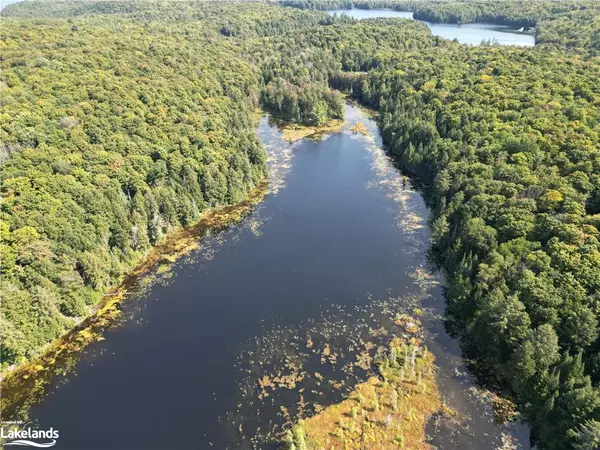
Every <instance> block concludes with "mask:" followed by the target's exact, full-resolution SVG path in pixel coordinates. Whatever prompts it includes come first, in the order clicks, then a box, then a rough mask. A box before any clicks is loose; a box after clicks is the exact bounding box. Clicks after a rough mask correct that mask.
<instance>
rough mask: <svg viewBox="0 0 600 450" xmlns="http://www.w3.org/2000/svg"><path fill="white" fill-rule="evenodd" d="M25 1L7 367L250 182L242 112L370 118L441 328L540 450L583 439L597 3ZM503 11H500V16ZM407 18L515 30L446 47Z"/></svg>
mask: <svg viewBox="0 0 600 450" xmlns="http://www.w3.org/2000/svg"><path fill="white" fill-rule="evenodd" d="M281 3H282V4H283V5H287V6H293V7H281V6H278V5H275V4H265V3H259V2H256V3H254V2H253V3H229V2H218V3H211V2H207V3H200V2H178V3H177V5H178V6H177V8H172V7H170V5H169V4H168V2H152V1H149V0H148V1H141V0H140V1H127V0H116V1H111V2H100V1H99V2H93V1H92V2H84V1H78V0H69V1H65V2H59V3H52V2H27V3H23V4H14V5H10V6H8V7H7V8H6V9H5V10H4V11H3V12H2V16H3V17H2V21H3V27H2V30H1V34H2V40H1V41H0V47H1V51H2V61H1V65H2V74H1V75H0V80H1V81H0V82H1V84H2V92H3V95H2V98H1V102H0V108H1V111H0V114H1V117H2V121H1V126H0V140H1V141H2V146H1V149H2V150H1V155H2V156H1V158H2V167H1V177H2V187H1V195H2V206H1V210H0V219H1V222H0V224H1V227H2V229H1V231H2V232H1V236H2V242H1V243H0V252H1V253H0V256H1V260H2V266H1V270H2V278H3V283H2V299H3V301H2V304H1V312H2V318H3V320H2V321H1V322H0V336H1V339H2V343H3V345H2V355H1V356H2V364H3V368H6V367H7V366H10V365H13V364H19V363H21V362H23V361H26V360H27V359H30V358H31V357H33V356H35V355H36V354H38V353H39V352H40V351H41V350H42V349H43V347H44V346H45V345H46V344H47V343H48V342H50V341H51V340H53V339H55V338H56V337H58V336H59V335H60V334H62V333H64V332H65V331H66V330H68V329H69V328H70V327H72V326H73V325H74V324H75V323H78V322H79V321H80V320H82V318H84V317H85V316H86V315H87V314H88V313H89V312H90V310H91V309H92V308H93V307H94V306H95V305H96V304H97V303H98V302H99V301H100V299H101V297H102V295H103V294H104V293H106V292H107V290H108V289H109V288H110V287H111V286H114V285H115V284H116V283H118V281H119V279H120V278H121V277H122V276H123V275H124V274H125V273H126V272H127V271H128V270H129V269H131V267H132V266H133V265H134V264H135V263H136V262H137V261H139V260H140V258H142V257H143V255H144V254H145V252H146V251H147V250H148V248H149V247H150V246H152V245H153V244H154V243H156V242H158V241H159V240H160V239H161V237H162V236H164V235H165V234H166V233H168V232H169V231H171V230H173V229H175V228H177V227H181V226H186V225H189V224H191V223H193V222H194V221H196V220H197V219H198V218H199V217H200V216H201V214H202V213H203V212H204V211H206V210H208V209H209V208H213V207H218V206H220V205H228V204H233V203H236V202H239V201H240V200H242V199H243V198H244V197H245V195H246V194H247V193H248V192H249V191H250V190H251V189H252V187H253V186H255V185H256V184H257V183H258V182H259V180H261V179H262V178H263V177H264V176H265V159H266V156H265V152H264V150H263V149H262V147H261V144H260V142H259V140H258V138H257V136H256V133H255V111H256V108H258V107H262V108H264V109H266V110H268V111H270V112H271V113H272V114H274V115H276V116H279V117H280V118H281V119H282V120H285V121H292V122H297V123H301V124H307V125H319V124H322V123H324V122H326V121H327V120H329V119H336V118H341V116H342V114H343V102H344V99H343V95H342V94H345V95H350V96H352V97H354V98H355V99H356V100H357V101H360V102H361V103H363V104H364V105H366V106H369V107H372V108H374V109H376V110H377V111H378V115H379V120H380V126H381V129H382V133H383V137H384V141H385V143H386V145H387V148H388V150H389V152H390V153H391V154H393V155H394V156H395V157H396V158H397V162H398V165H399V167H400V168H401V169H402V170H403V171H405V172H406V173H408V174H410V175H411V176H413V177H415V178H416V179H419V180H420V181H421V182H422V183H424V185H425V189H426V195H427V199H428V202H429V204H430V206H431V209H432V219H431V229H432V235H433V247H434V250H435V255H436V257H437V261H438V263H439V264H440V266H441V267H442V268H444V270H445V272H446V275H447V283H446V284H447V285H446V296H447V301H448V320H449V322H451V323H452V325H453V327H454V328H456V330H457V332H458V333H459V334H460V335H461V337H462V339H463V341H464V345H465V348H466V351H468V352H469V353H470V354H473V355H476V356H477V357H478V359H479V361H480V363H481V365H482V370H484V371H485V372H487V373H488V377H489V378H490V379H491V380H493V383H494V384H495V385H497V386H499V388H500V389H502V390H504V391H505V392H509V393H510V394H511V395H512V396H513V398H514V399H515V400H516V401H517V403H518V404H519V406H520V412H521V414H522V416H523V417H524V418H526V419H528V420H529V421H530V423H531V424H532V426H533V439H534V441H535V442H536V443H537V445H538V446H539V448H541V449H548V450H563V449H574V450H593V449H595V448H597V447H598V446H599V445H600V352H599V350H600V337H599V334H600V333H599V329H598V317H599V315H600V231H599V230H600V58H599V57H598V51H599V50H600V46H599V45H600V27H599V26H598V24H599V23H600V22H599V20H600V10H599V9H598V3H596V2H592V1H589V0H581V1H580V2H577V1H568V2H554V1H547V0H542V1H539V2H535V3H534V2H531V3H528V2H513V1H511V0H507V2H487V1H473V2H427V1H421V2H416V1H415V2H403V1H396V0H390V1H383V0H374V1H372V2H361V1H355V2H348V1H346V2H337V1H336V0H332V1H327V2H320V1H319V2H314V1H313V2H295V1H294V0H292V1H289V0H284V1H283V2H281ZM500 4H501V5H502V6H501V7H500V6H499V5H500ZM350 6H354V7H363V8H375V7H386V8H394V9H406V10H413V11H415V16H417V15H418V14H419V15H420V17H423V18H427V20H431V21H444V22H468V21H476V20H487V21H497V22H498V23H507V24H511V25H514V26H527V27H531V28H535V34H536V41H537V43H538V45H537V46H535V47H532V48H519V47H514V48H512V47H500V46H496V45H482V46H478V47H472V46H464V45H460V44H458V43H456V42H452V41H446V40H443V39H441V38H438V37H434V36H432V35H431V34H430V32H429V30H428V28H427V26H426V25H424V24H423V23H420V22H417V21H401V20H396V19H371V20H365V21H355V20H353V19H350V18H348V17H344V16H342V17H330V16H328V15H327V14H325V13H323V12H321V11H318V10H320V9H329V8H348V7H350Z"/></svg>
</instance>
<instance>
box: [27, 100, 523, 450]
mask: <svg viewBox="0 0 600 450" xmlns="http://www.w3.org/2000/svg"><path fill="white" fill-rule="evenodd" d="M346 116H347V120H348V124H347V125H345V127H344V129H343V131H342V132H340V133H334V134H331V135H329V136H325V137H323V138H322V139H321V140H319V141H314V140H302V141H298V142H296V143H294V144H290V143H287V142H284V141H283V139H282V137H281V133H280V132H279V130H278V129H277V128H276V127H274V126H272V125H270V124H269V121H268V119H267V118H263V119H262V120H261V122H260V126H259V129H258V133H259V135H260V137H261V138H262V140H263V142H264V144H265V146H266V147H267V149H268V151H269V155H270V159H269V166H270V178H271V192H270V194H269V195H268V196H267V197H266V199H265V200H264V202H263V203H262V204H260V205H259V206H258V207H256V208H255V210H254V211H253V213H252V214H250V215H249V216H248V217H247V218H246V219H245V220H244V221H243V223H241V224H240V225H238V226H234V227H231V228H230V229H228V230H226V231H224V232H222V233H219V234H217V235H215V236H211V237H208V238H206V239H205V240H204V241H203V244H202V247H201V248H200V249H198V250H196V251H194V252H193V253H192V254H189V255H188V256H186V257H183V258H182V259H180V260H178V261H177V262H175V263H174V264H173V265H172V267H171V268H170V269H169V270H166V271H164V270H160V272H162V273H161V274H160V275H156V276H155V277H150V278H148V280H153V279H154V280H155V281H154V282H152V283H142V284H144V285H146V288H145V289H141V288H140V290H139V292H133V293H132V294H131V298H130V299H129V300H127V301H126V302H125V303H124V314H123V317H124V319H123V320H122V323H120V324H119V325H118V326H116V327H114V328H112V329H111V330H109V331H107V332H106V333H105V336H104V337H105V340H103V341H101V342H96V343H94V344H92V345H90V346H89V347H88V348H87V349H86V350H85V351H83V352H82V354H81V358H80V360H79V362H78V363H77V365H76V367H75V370H74V372H73V373H71V374H68V375H66V376H63V377H61V378H60V379H55V380H53V382H52V383H51V385H50V387H49V390H48V394H47V395H46V396H45V398H44V399H43V401H42V402H41V403H40V404H38V405H36V406H34V407H33V408H32V410H31V419H32V421H33V422H34V424H35V425H36V426H38V427H40V428H44V429H45V428H49V427H54V429H55V430H59V432H60V438H59V439H58V443H57V445H56V447H55V448H56V449H72V450H82V449H85V450H94V449H102V450H108V449H110V450H120V449H127V450H138V449H139V450H150V449H161V450H162V449H170V450H171V449H172V450H175V449H182V450H183V449H185V450H188V449H189V450H191V449H211V448H216V449H226V448H230V449H246V448H272V445H270V444H269V438H268V437H265V435H268V434H269V433H270V430H272V429H273V428H274V427H275V428H276V427H278V426H280V425H281V424H282V423H283V422H285V420H286V418H285V414H284V413H282V411H284V410H283V409H282V408H281V407H282V406H283V407H284V408H285V409H286V410H290V411H297V410H299V409H303V408H304V405H302V404H301V405H300V406H297V405H298V401H299V399H300V402H301V403H302V402H303V401H306V402H307V403H308V405H306V409H305V412H306V411H307V412H308V413H310V411H311V407H312V405H313V402H316V400H314V399H313V398H311V397H310V394H309V391H314V389H313V388H314V386H316V384H315V383H314V380H311V379H310V377H308V376H307V377H305V378H304V379H303V380H298V383H297V385H296V386H294V387H293V388H290V389H284V390H283V391H282V393H281V394H280V395H276V394H275V393H273V394H272V395H270V396H268V397H266V398H260V397H258V396H257V395H258V392H259V389H257V386H258V380H259V379H260V377H261V376H262V375H263V373H265V372H269V371H271V372H272V373H278V372H281V373H283V372H285V371H286V370H288V369H289V370H290V371H293V370H294V367H295V368H296V369H297V368H298V367H301V368H302V370H306V371H307V372H308V373H312V371H314V370H318V371H319V372H321V373H322V374H324V375H325V376H326V377H327V378H329V377H331V378H332V379H339V380H341V381H343V382H344V383H345V384H344V387H342V388H341V389H338V390H333V389H332V390H331V391H328V392H318V393H316V391H315V393H314V396H319V399H318V401H319V403H320V404H323V405H326V404H328V403H331V402H333V401H336V400H338V399H339V398H341V397H343V396H344V395H345V393H346V392H348V390H349V389H351V387H352V385H353V384H355V383H356V382H360V381H362V380H364V379H365V378H366V376H367V372H365V371H360V370H359V369H356V370H352V367H351V366H352V364H349V365H347V364H346V362H347V361H348V360H349V359H350V353H349V352H348V353H347V354H346V353H344V352H345V349H347V348H348V347H349V344H348V342H349V341H350V340H352V341H353V342H354V343H356V342H358V341H359V340H360V339H362V337H361V336H362V335H364V334H365V333H366V334H369V333H368V332H369V330H370V327H373V328H374V327H376V326H377V325H376V322H377V321H378V320H379V318H383V317H384V316H385V315H386V314H388V315H389V314H390V313H395V312H400V311H411V310H413V308H415V307H419V308H421V309H423V310H424V312H423V322H424V324H425V327H426V329H427V341H428V342H427V344H428V347H429V348H430V350H432V352H433V353H434V354H435V355H436V361H437V366H438V368H439V375H438V381H439V385H440V392H441V394H442V396H443V398H444V400H445V401H446V402H447V404H448V405H450V406H451V407H453V408H455V409H456V410H457V412H458V415H457V416H456V417H455V418H453V419H444V418H438V419H435V420H434V419H432V421H431V423H430V424H429V426H428V431H429V435H430V437H431V440H432V443H434V444H435V445H437V447H438V448H440V449H448V450H450V449H451V450H459V449H460V450H463V449H475V450H476V449H481V450H490V449H494V448H501V446H502V445H508V444H510V443H512V444H514V445H515V447H505V448H528V446H527V443H528V429H527V427H526V426H524V425H521V424H519V423H511V424H507V425H496V424H494V422H493V419H492V409H491V403H490V401H489V393H486V391H484V390H483V389H480V388H479V387H477V385H476V384H475V383H474V382H473V379H472V377H471V376H470V375H469V374H468V373H467V371H466V369H465V366H464V363H463V360H462V358H461V353H460V350H459V347H458V345H457V343H456V341H454V340H452V339H451V338H450V337H449V336H448V335H447V334H446V332H445V331H444V326H443V321H442V318H441V316H442V314H443V311H444V299H443V296H442V292H441V287H440V283H439V281H440V280H439V278H438V277H439V276H438V275H436V274H435V273H432V272H430V270H429V268H428V263H427V258H426V252H427V249H428V247H429V231H428V228H427V217H428V211H427V208H426V206H425V203H424V201H423V198H422V197H421V195H420V194H419V193H418V192H417V191H416V190H415V189H413V188H412V187H411V185H410V183H409V182H408V180H407V179H406V178H405V177H403V176H402V174H401V173H400V172H399V171H398V170H397V169H396V168H394V165H393V163H392V162H391V161H390V160H389V159H388V157H387V156H386V155H385V153H384V151H383V149H382V145H381V139H380V137H379V133H378V130H377V126H376V124H375V122H374V121H372V120H370V119H369V118H368V117H367V116H365V115H364V113H363V112H361V111H360V110H359V109H358V108H357V107H355V106H351V105H349V106H347V108H346ZM358 121H360V122H361V123H362V124H364V125H365V126H366V128H367V130H368V135H366V136H365V135H362V134H357V133H354V132H353V131H351V130H350V128H349V127H350V126H351V125H353V124H355V123H356V122H358ZM142 281H143V280H142ZM361 333H362V334H361ZM326 339H327V340H328V341H327V342H331V346H332V348H334V349H338V350H339V351H338V350H335V351H337V352H338V353H337V360H335V361H334V360H333V359H332V358H329V359H328V360H325V361H324V360H323V357H321V361H318V360H317V361H309V360H308V356H306V358H305V356H303V354H301V352H299V351H298V348H299V343H301V342H306V341H307V340H309V341H310V342H311V345H313V346H314V347H315V348H316V347H318V346H320V345H322V343H323V342H325V340H326ZM313 341H314V344H312V342H313ZM327 345H329V344H327ZM353 345H354V344H353ZM303 358H304V359H303ZM317 366H318V369H315V368H314V367H317ZM342 366H343V368H348V367H350V369H351V370H349V371H345V370H341V369H342ZM297 371H298V370H297ZM286 373H287V372H286ZM311 383H312V384H311ZM305 387H306V388H307V389H306V391H304V388H305ZM301 392H304V393H303V394H300V393H301ZM259 427H260V429H259Z"/></svg>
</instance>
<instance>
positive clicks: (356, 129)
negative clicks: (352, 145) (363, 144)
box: [348, 121, 369, 136]
mask: <svg viewBox="0 0 600 450" xmlns="http://www.w3.org/2000/svg"><path fill="white" fill-rule="evenodd" d="M348 129H349V130H350V131H352V132H353V133H359V134H362V135H363V136H367V135H368V134H369V129H368V128H367V127H366V126H365V125H364V124H363V123H362V122H359V121H356V122H355V123H354V124H353V125H350V127H349V128H348Z"/></svg>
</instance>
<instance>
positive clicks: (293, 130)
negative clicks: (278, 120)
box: [281, 120, 344, 142]
mask: <svg viewBox="0 0 600 450" xmlns="http://www.w3.org/2000/svg"><path fill="white" fill-rule="evenodd" d="M343 126H344V121H343V120H332V121H330V122H327V123H326V124H324V125H321V126H318V127H312V126H305V125H298V124H296V123H290V124H285V125H283V126H282V127H281V131H282V132H283V138H284V139H285V140H286V141H289V142H295V141H298V140H300V139H305V138H314V139H317V138H320V137H321V136H323V135H325V134H330V133H339V132H340V131H342V127H343Z"/></svg>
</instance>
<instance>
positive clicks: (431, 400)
mask: <svg viewBox="0 0 600 450" xmlns="http://www.w3.org/2000/svg"><path fill="white" fill-rule="evenodd" d="M412 320H413V321H414V322H417V321H416V319H412ZM378 354H379V355H378V357H377V360H376V365H377V368H378V371H379V374H378V376H372V377H370V378H369V379H368V380H367V381H366V382H364V383H359V384H357V385H356V386H355V387H354V389H353V391H352V393H351V394H350V395H349V397H348V398H347V399H346V400H344V401H342V402H340V403H339V404H336V405H331V406H328V407H326V408H324V409H323V410H322V411H320V412H318V413H317V414H315V415H314V416H312V417H310V418H308V419H305V420H299V421H298V422H297V423H296V424H295V425H294V426H293V427H292V428H291V429H288V430H287V431H286V433H285V437H284V438H283V440H282V443H283V444H284V448H287V449H292V448H295V449H301V448H303V449H306V450H313V449H314V450H320V449H344V450H367V449H373V450H375V449H377V450H385V449H398V448H406V449H414V450H418V449H428V448H430V446H429V445H428V444H427V443H426V436H425V424H426V422H427V420H428V419H429V417H431V416H432V415H433V414H434V413H436V412H438V411H441V410H443V409H444V408H443V405H442V402H441V401H440V397H439V393H438V389H437V386H436V382H435V367H434V358H433V355H432V354H431V353H430V352H429V351H427V349H426V348H425V347H423V346H422V345H421V343H420V341H419V339H417V338H409V339H408V340H406V339H400V338H398V337H394V338H393V339H392V341H391V342H390V343H389V345H388V347H387V348H380V349H379V352H378Z"/></svg>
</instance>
